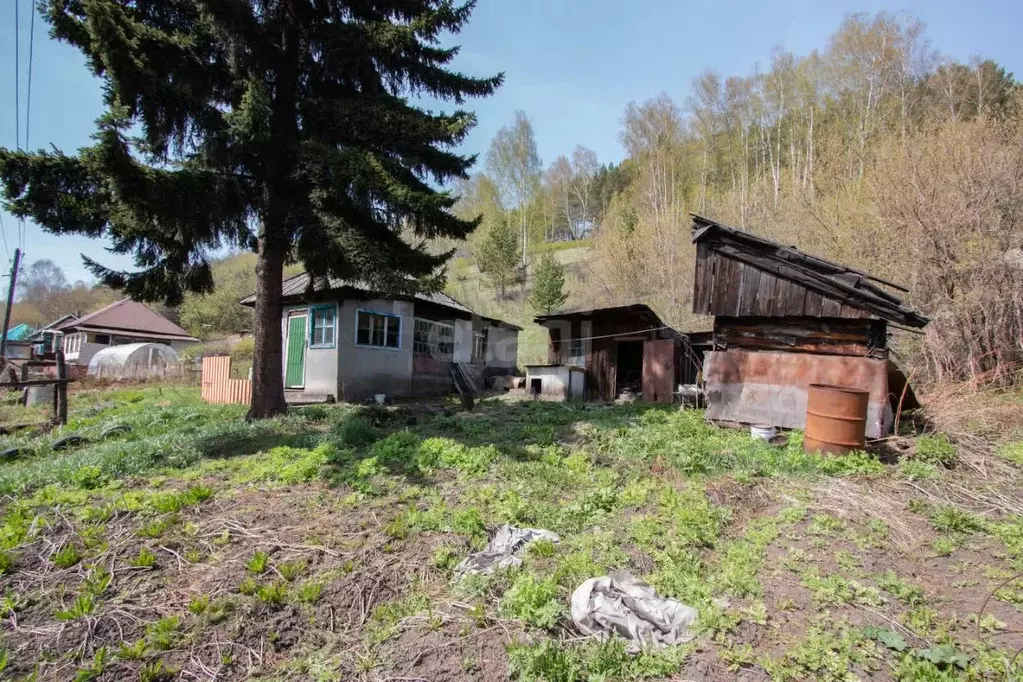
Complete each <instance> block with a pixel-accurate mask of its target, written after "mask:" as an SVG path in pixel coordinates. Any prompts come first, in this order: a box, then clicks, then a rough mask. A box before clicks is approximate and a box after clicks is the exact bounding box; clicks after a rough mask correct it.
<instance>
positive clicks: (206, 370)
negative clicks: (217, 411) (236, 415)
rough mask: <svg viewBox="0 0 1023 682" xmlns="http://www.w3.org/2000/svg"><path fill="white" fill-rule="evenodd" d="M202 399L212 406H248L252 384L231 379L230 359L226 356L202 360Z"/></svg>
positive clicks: (245, 380) (243, 380)
mask: <svg viewBox="0 0 1023 682" xmlns="http://www.w3.org/2000/svg"><path fill="white" fill-rule="evenodd" d="M200 394H201V395H202V399H203V400H205V401H206V402H208V403H212V404H214V405H234V404H239V405H248V404H249V403H251V402H252V382H251V381H249V380H248V379H232V378H231V358H230V357H229V356H227V355H220V356H215V357H205V358H203V359H202V388H201V389H200Z"/></svg>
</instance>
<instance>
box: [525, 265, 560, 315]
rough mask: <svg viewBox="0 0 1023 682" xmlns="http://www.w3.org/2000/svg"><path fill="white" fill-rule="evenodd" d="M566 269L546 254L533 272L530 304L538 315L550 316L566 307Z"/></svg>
mask: <svg viewBox="0 0 1023 682" xmlns="http://www.w3.org/2000/svg"><path fill="white" fill-rule="evenodd" d="M566 300H568V295H567V294H566V293H565V268H564V267H562V265H561V263H560V262H559V261H558V259H557V258H555V257H554V255H553V254H550V253H545V254H544V255H543V257H542V258H540V262H539V263H537V264H536V269H535V270H534V271H533V291H532V292H531V293H530V295H529V303H530V305H532V306H533V309H534V310H536V311H537V312H538V313H544V314H550V313H552V312H554V311H555V310H557V309H558V308H560V307H561V306H563V305H565V301H566Z"/></svg>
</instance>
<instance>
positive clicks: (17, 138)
mask: <svg viewBox="0 0 1023 682" xmlns="http://www.w3.org/2000/svg"><path fill="white" fill-rule="evenodd" d="M19 5H21V2H20V0H14V147H15V148H16V149H21V102H20V100H19V97H20V96H21V64H20V62H19V58H20V56H21V47H20V42H19V39H18V38H19V37H18V33H19V32H20V29H21V26H20V21H19V17H20V16H21V13H20V12H19V11H18V6H19Z"/></svg>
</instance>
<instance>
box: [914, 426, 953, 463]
mask: <svg viewBox="0 0 1023 682" xmlns="http://www.w3.org/2000/svg"><path fill="white" fill-rule="evenodd" d="M916 457H917V459H919V460H920V461H922V462H928V463H930V464H940V465H942V466H946V467H947V466H952V464H953V463H954V462H955V459H956V446H955V445H953V444H952V443H950V442H949V440H948V436H946V435H945V434H943V433H940V434H938V435H935V436H932V435H923V436H920V438H918V439H917V441H916Z"/></svg>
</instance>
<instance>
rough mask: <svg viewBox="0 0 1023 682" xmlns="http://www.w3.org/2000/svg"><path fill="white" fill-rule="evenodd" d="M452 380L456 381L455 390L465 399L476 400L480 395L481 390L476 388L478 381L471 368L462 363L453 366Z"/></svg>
mask: <svg viewBox="0 0 1023 682" xmlns="http://www.w3.org/2000/svg"><path fill="white" fill-rule="evenodd" d="M451 378H453V379H454V380H455V390H456V391H458V395H460V396H462V397H463V398H475V397H476V396H478V395H479V393H480V389H479V387H478V386H476V379H475V378H473V376H472V372H470V371H469V368H468V367H466V366H465V365H463V364H462V363H460V362H455V363H453V364H452V365H451Z"/></svg>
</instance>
